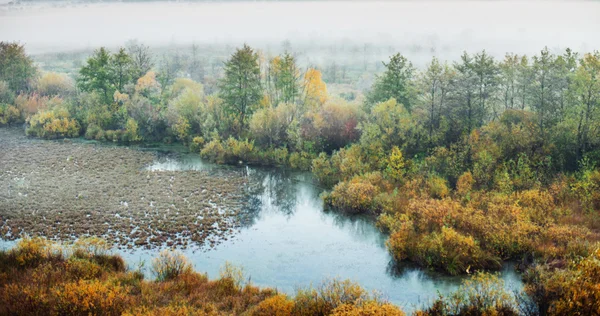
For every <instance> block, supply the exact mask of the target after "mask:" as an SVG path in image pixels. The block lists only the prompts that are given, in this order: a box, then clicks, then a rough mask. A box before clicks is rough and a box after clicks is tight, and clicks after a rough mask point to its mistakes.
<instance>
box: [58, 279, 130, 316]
mask: <svg viewBox="0 0 600 316" xmlns="http://www.w3.org/2000/svg"><path fill="white" fill-rule="evenodd" d="M52 295H53V296H54V297H55V299H56V306H55V309H56V311H57V312H58V313H59V314H63V315H121V313H123V311H124V310H125V309H126V308H127V307H128V305H129V304H130V299H129V297H128V295H127V293H126V291H125V289H124V288H123V287H121V286H118V285H111V284H107V283H103V282H100V281H98V280H92V281H84V280H79V281H77V282H69V283H65V284H63V285H60V286H57V287H55V288H54V289H53V291H52Z"/></svg>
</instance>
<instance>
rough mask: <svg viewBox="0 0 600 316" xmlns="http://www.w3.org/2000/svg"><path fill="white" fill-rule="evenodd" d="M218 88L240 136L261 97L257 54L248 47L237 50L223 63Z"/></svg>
mask: <svg viewBox="0 0 600 316" xmlns="http://www.w3.org/2000/svg"><path fill="white" fill-rule="evenodd" d="M219 88H220V96H221V98H222V99H223V101H224V106H225V108H226V111H227V112H228V114H229V115H230V116H231V117H232V118H233V119H234V120H235V121H236V123H237V124H236V125H237V131H236V133H237V135H238V136H240V135H241V133H242V132H243V130H244V128H245V126H246V123H247V121H248V117H249V116H250V115H251V114H252V112H253V110H254V107H255V106H256V104H257V103H258V102H259V101H260V99H261V98H262V96H263V90H262V85H261V74H260V66H259V64H258V54H257V53H256V52H254V50H253V49H252V48H250V47H249V46H248V45H244V47H242V48H241V49H237V50H236V52H235V53H234V54H233V55H232V56H231V58H230V59H229V60H228V61H227V62H226V63H225V77H224V78H223V79H222V80H221V82H220V85H219Z"/></svg>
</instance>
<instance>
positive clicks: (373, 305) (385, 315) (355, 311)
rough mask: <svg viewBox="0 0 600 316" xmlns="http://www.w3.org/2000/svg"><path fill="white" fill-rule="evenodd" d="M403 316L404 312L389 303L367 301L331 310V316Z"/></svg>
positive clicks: (343, 305)
mask: <svg viewBox="0 0 600 316" xmlns="http://www.w3.org/2000/svg"><path fill="white" fill-rule="evenodd" d="M379 315H381V316H404V315H405V314H404V312H403V311H402V310H401V309H400V308H398V307H396V306H394V305H392V304H389V303H383V304H382V303H379V302H377V301H367V302H364V303H361V304H359V305H352V304H342V305H340V306H338V307H337V308H336V309H334V310H333V313H332V316H379Z"/></svg>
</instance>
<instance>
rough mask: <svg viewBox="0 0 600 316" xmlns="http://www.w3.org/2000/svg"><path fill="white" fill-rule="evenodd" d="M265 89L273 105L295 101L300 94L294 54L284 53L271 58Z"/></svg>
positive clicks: (298, 71) (298, 73)
mask: <svg viewBox="0 0 600 316" xmlns="http://www.w3.org/2000/svg"><path fill="white" fill-rule="evenodd" d="M267 89H268V90H269V95H270V98H271V102H272V103H273V104H274V105H277V104H279V103H295V102H296V99H297V97H298V95H299V94H300V70H299V69H298V66H296V60H295V58H294V56H292V55H291V54H289V53H285V54H284V55H283V56H277V57H275V58H273V59H272V60H271V62H270V63H269V70H268V72H267Z"/></svg>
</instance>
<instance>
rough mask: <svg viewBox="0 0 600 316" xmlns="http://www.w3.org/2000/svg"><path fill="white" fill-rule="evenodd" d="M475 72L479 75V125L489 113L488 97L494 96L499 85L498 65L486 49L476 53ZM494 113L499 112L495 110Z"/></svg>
mask: <svg viewBox="0 0 600 316" xmlns="http://www.w3.org/2000/svg"><path fill="white" fill-rule="evenodd" d="M472 67H473V72H474V73H475V76H476V77H477V87H478V95H477V98H478V101H479V112H480V113H481V115H480V116H479V126H481V125H483V123H484V120H485V119H486V116H485V115H486V114H487V113H489V109H488V107H489V104H488V102H487V101H488V99H489V98H490V97H491V96H493V94H494V91H495V90H496V88H497V85H498V72H499V70H498V67H497V66H496V64H495V62H494V57H492V56H490V55H488V54H487V53H486V52H485V50H484V51H482V52H480V53H478V54H475V57H474V58H473V64H472ZM494 115H495V116H497V113H495V111H494Z"/></svg>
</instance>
